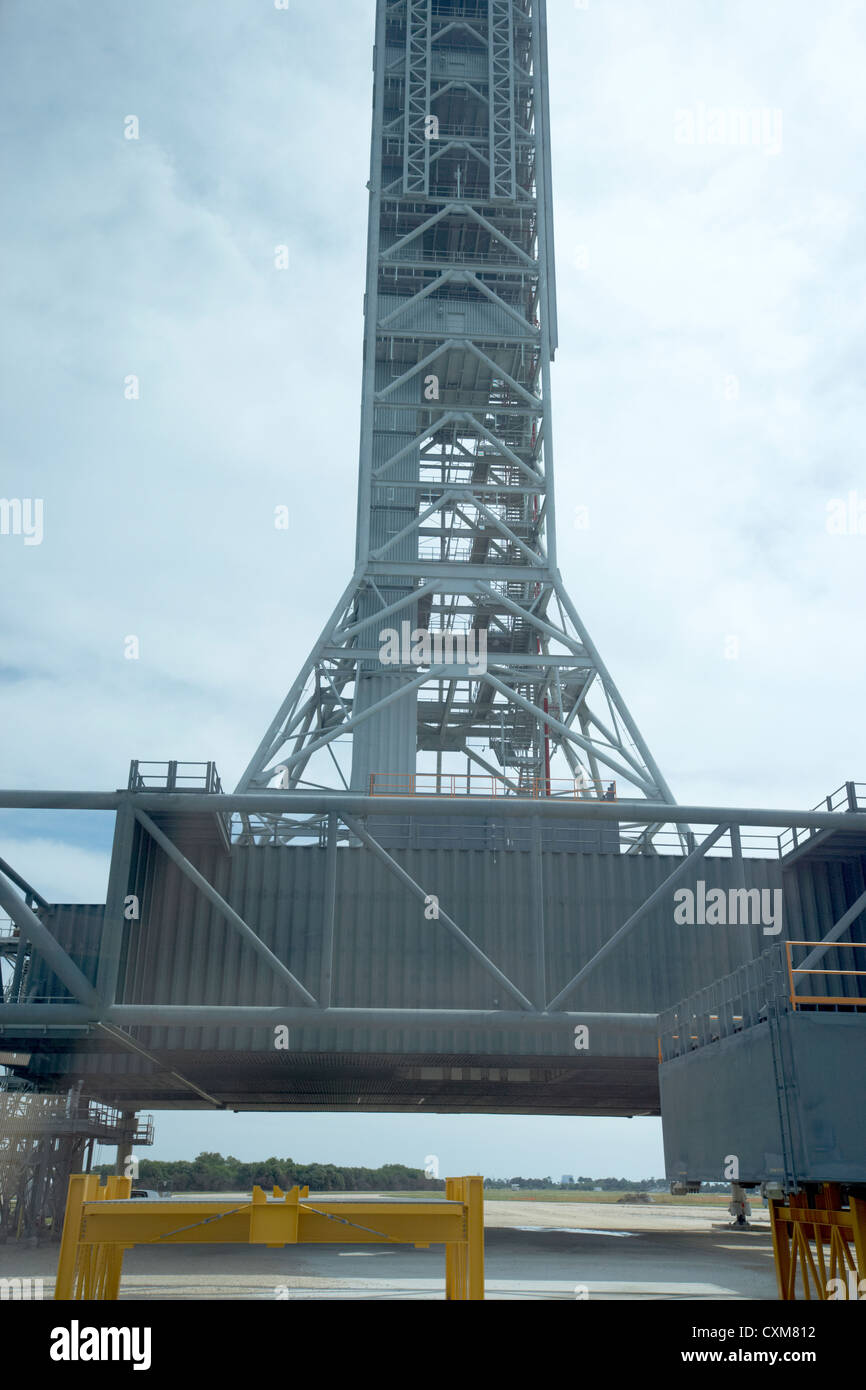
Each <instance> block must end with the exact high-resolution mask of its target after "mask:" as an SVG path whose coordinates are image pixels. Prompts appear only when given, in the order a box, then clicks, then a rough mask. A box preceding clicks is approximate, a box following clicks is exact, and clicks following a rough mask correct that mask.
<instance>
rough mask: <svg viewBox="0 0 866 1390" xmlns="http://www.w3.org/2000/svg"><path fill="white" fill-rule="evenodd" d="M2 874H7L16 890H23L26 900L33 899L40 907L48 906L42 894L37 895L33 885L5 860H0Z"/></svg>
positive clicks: (0, 872)
mask: <svg viewBox="0 0 866 1390" xmlns="http://www.w3.org/2000/svg"><path fill="white" fill-rule="evenodd" d="M0 874H5V875H6V877H7V878H8V879H9V880H10V882H11V883H14V884H15V887H16V888H20V889H21V892H22V893H23V894H24V896H25V897H26V898H32V899H33V901H34V902H35V903H38V904H39V906H40V907H47V906H48V904H47V902H46V901H45V899H44V898H43V897H42V894H41V893H37V892H36V889H35V888H34V887H33V886H32V884H29V883H28V882H27V880H26V878H22V877H21V875H20V874H19V873H17V872H16V870H15V869H13V868H12V865H11V864H7V863H6V860H5V859H0Z"/></svg>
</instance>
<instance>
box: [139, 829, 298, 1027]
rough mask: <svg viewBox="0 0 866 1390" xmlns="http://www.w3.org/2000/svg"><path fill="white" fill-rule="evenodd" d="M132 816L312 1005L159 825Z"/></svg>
mask: <svg viewBox="0 0 866 1390" xmlns="http://www.w3.org/2000/svg"><path fill="white" fill-rule="evenodd" d="M135 815H136V819H137V820H138V822H139V824H141V825H143V826H144V828H145V830H146V831H147V833H148V835H150V836H152V837H153V839H154V840H155V841H156V843H157V844H158V845H159V847H160V848H161V849H162V850H164V851H165V853H166V854H167V855H168V857H169V859H170V860H171V861H172V863H174V864H176V865H177V867H178V868H179V869H180V871H181V873H182V874H185V875H186V877H187V878H188V879H189V880H190V881H191V882H192V883H194V884H195V886H196V888H198V890H199V892H200V893H202V894H203V895H204V897H206V898H207V900H208V902H209V903H210V904H211V906H212V907H215V908H216V910H217V912H219V913H220V915H221V916H222V917H224V918H225V920H226V921H227V922H228V924H229V926H231V927H234V929H235V931H236V932H238V933H239V934H240V936H242V937H243V939H244V941H246V942H247V944H248V945H249V946H251V947H252V948H253V950H254V951H255V953H256V955H257V956H260V957H261V959H262V960H263V961H264V962H265V964H266V965H268V966H270V968H271V970H272V971H273V972H274V974H275V975H278V976H279V978H280V979H281V980H282V981H283V983H284V984H287V985H289V986H290V988H291V989H293V990H294V992H295V993H296V994H299V995H300V996H301V998H302V999H303V1000H304V1001H305V1003H307V1004H310V1005H315V1004H316V1000H315V999H314V998H313V996H312V994H310V992H309V990H308V989H305V988H304V986H303V985H302V984H301V982H300V980H298V979H296V978H295V976H294V975H293V974H292V972H291V970H289V969H288V968H287V967H286V966H285V965H283V962H282V961H281V960H279V959H278V958H277V957H276V956H275V955H274V953H273V951H272V950H271V949H270V947H269V946H266V945H265V943H264V942H263V941H262V939H261V937H259V936H257V935H256V933H255V932H254V931H253V929H252V927H250V926H249V925H248V924H247V923H246V922H245V921H244V919H243V917H241V916H239V914H238V913H237V912H235V910H234V908H233V907H232V906H231V904H230V903H227V902H226V900H225V898H223V897H221V896H220V894H219V893H218V892H217V890H216V889H215V888H214V887H213V886H212V884H210V883H208V881H207V879H206V878H205V877H204V875H203V874H200V873H199V871H198V869H196V868H195V867H194V865H192V864H191V863H190V862H189V860H188V859H187V857H186V855H184V854H182V853H181V852H180V850H179V849H178V847H177V845H175V844H174V843H173V842H172V841H171V840H170V839H169V838H168V836H167V835H164V834H163V832H162V831H161V830H160V828H159V826H158V825H156V824H155V823H154V822H153V821H152V820H151V819H150V816H148V815H145V813H144V812H143V811H139V810H136V812H135Z"/></svg>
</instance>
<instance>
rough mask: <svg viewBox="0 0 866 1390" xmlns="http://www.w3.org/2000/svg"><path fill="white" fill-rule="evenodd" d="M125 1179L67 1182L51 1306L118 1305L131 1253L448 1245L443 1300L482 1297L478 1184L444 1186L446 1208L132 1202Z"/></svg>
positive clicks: (86, 1177) (296, 1198) (258, 1191)
mask: <svg viewBox="0 0 866 1390" xmlns="http://www.w3.org/2000/svg"><path fill="white" fill-rule="evenodd" d="M131 1187H132V1181H131V1179H130V1178H109V1179H108V1181H107V1184H106V1186H105V1187H100V1186H99V1178H98V1176H97V1175H96V1174H95V1173H94V1174H86V1173H82V1174H77V1175H75V1176H74V1177H71V1178H70V1179H69V1195H68V1197H67V1201H66V1218H65V1221H64V1223H63V1236H62V1239H61V1243H60V1258H59V1260H58V1264H57V1284H56V1287H55V1290H54V1297H55V1298H56V1299H63V1300H68V1299H114V1298H117V1297H118V1294H119V1290H120V1276H121V1272H122V1266H123V1252H124V1251H125V1250H131V1249H132V1247H133V1246H134V1245H199V1244H213V1245H224V1244H241V1245H267V1246H270V1247H274V1248H279V1247H282V1246H284V1245H334V1244H340V1245H345V1244H348V1243H352V1244H360V1245H381V1244H382V1243H383V1242H387V1243H389V1244H390V1243H393V1244H397V1245H414V1246H416V1247H418V1248H419V1249H426V1248H427V1247H428V1246H430V1245H444V1246H445V1297H446V1299H483V1297H484V1190H483V1189H484V1179H483V1178H480V1177H469V1178H448V1179H447V1181H446V1184H445V1200H444V1201H443V1200H442V1199H441V1198H438V1197H430V1198H428V1197H410V1198H403V1199H401V1200H396V1201H391V1200H389V1199H387V1198H379V1197H366V1198H365V1197H363V1196H358V1197H337V1198H335V1197H322V1198H316V1200H315V1201H314V1202H310V1201H308V1200H307V1198H308V1197H309V1189H308V1188H306V1187H304V1188H297V1187H293V1188H292V1190H291V1192H282V1191H281V1190H280V1188H278V1187H275V1188H274V1190H273V1196H272V1197H268V1196H267V1194H266V1193H265V1192H264V1191H263V1190H262V1188H260V1187H254V1188H253V1195H252V1200H250V1201H243V1202H230V1201H229V1202H226V1201H209V1200H198V1201H196V1200H194V1199H192V1198H189V1199H177V1198H174V1199H172V1200H169V1201H164V1202H151V1201H147V1200H145V1199H140V1198H134V1199H133V1198H130V1196H129V1194H130V1190H131Z"/></svg>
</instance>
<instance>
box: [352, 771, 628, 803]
mask: <svg viewBox="0 0 866 1390" xmlns="http://www.w3.org/2000/svg"><path fill="white" fill-rule="evenodd" d="M430 782H432V783H433V785H432V787H430V789H429V790H426V789H425V788H426V787H427V786H429V783H430ZM556 787H562V790H561V791H558V790H554V788H556ZM370 795H371V796H525V797H527V798H529V799H531V800H535V799H537V798H538V797H543V796H549V797H558V798H559V799H563V798H566V799H569V800H572V799H573V800H580V801H589V800H592V801H616V799H617V797H616V783H615V782H602V781H592V782H590V783H589V784H588V785H583V784H581V782H580V781H579V779H578V778H576V777H533V778H532V781H531V782H530V783H529V784H528V785H527V786H523V787H512V786H509V785H508V783H506V782H505V781H504V780H503V779H501V778H499V777H494V776H492V775H489V774H484V773H478V774H477V775H476V774H475V773H467V772H408V773H400V772H371V773H370Z"/></svg>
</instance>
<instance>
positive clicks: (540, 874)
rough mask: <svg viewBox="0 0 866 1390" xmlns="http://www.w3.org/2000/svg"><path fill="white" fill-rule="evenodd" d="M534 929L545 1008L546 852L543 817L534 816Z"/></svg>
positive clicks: (539, 993)
mask: <svg viewBox="0 0 866 1390" xmlns="http://www.w3.org/2000/svg"><path fill="white" fill-rule="evenodd" d="M530 892H531V894H532V929H533V935H534V937H535V1002H536V1004H537V1005H538V1008H539V1009H543V1008H544V1006H545V1003H546V1001H547V959H546V942H545V927H544V854H543V851H542V848H541V818H540V816H537V815H536V816H533V817H532V878H531V884H530Z"/></svg>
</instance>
